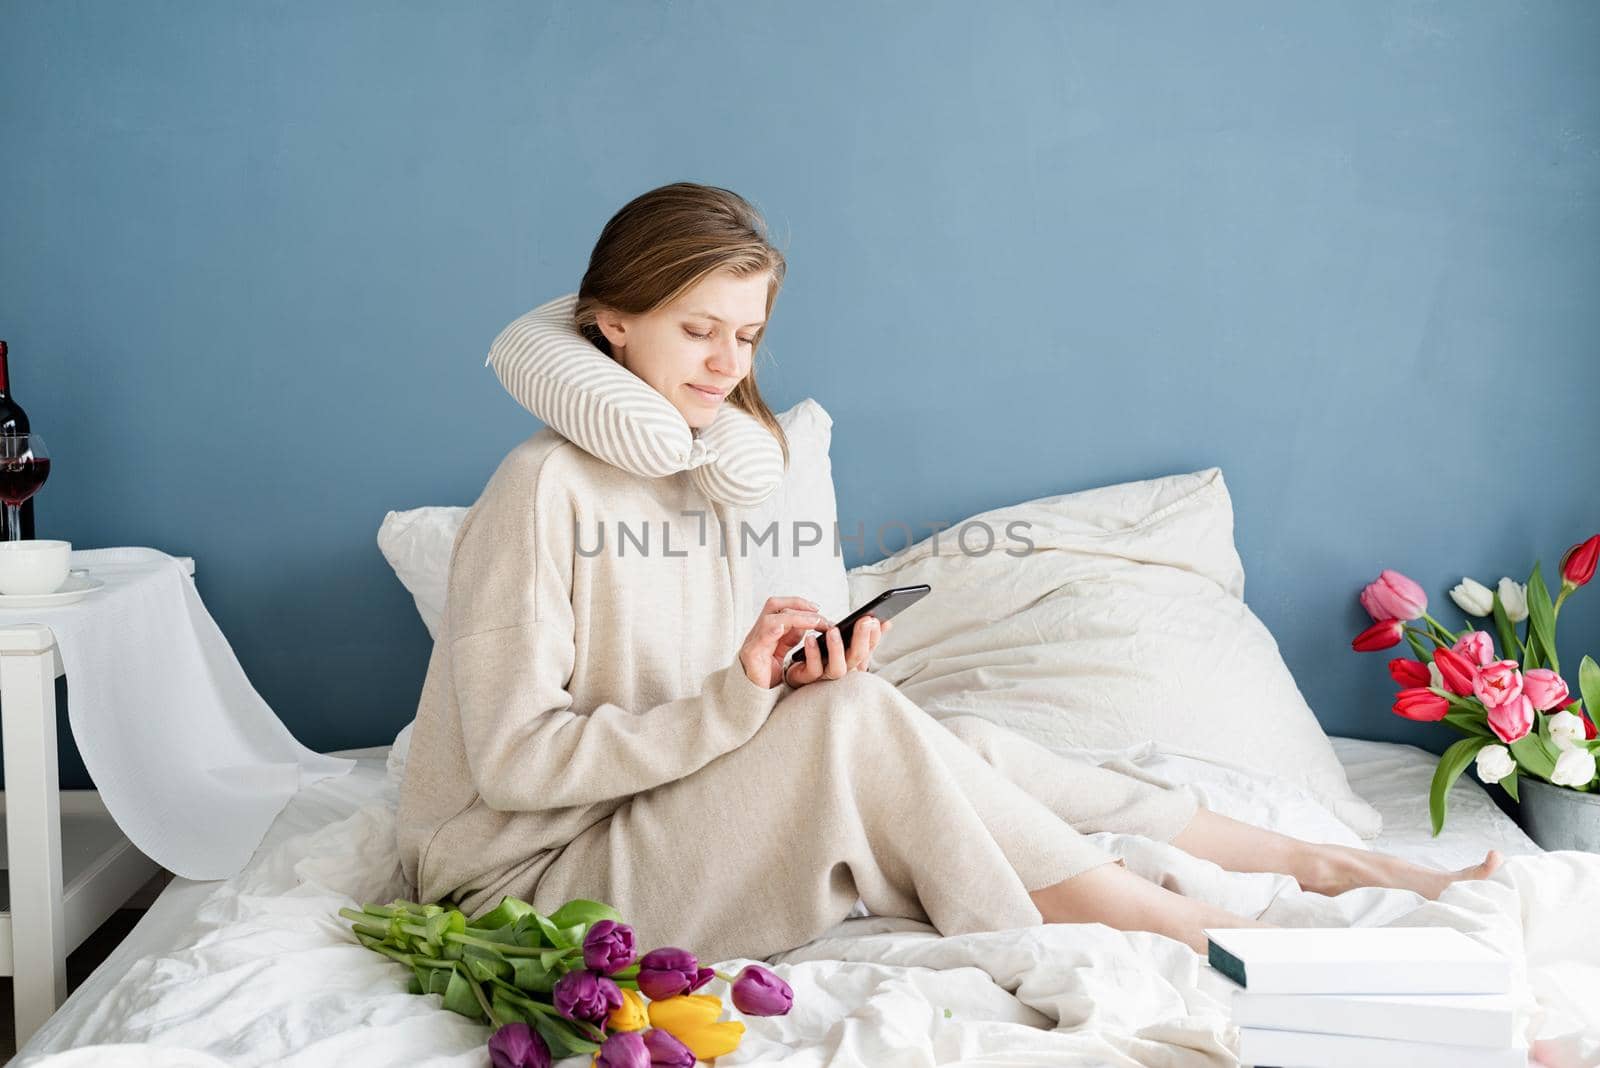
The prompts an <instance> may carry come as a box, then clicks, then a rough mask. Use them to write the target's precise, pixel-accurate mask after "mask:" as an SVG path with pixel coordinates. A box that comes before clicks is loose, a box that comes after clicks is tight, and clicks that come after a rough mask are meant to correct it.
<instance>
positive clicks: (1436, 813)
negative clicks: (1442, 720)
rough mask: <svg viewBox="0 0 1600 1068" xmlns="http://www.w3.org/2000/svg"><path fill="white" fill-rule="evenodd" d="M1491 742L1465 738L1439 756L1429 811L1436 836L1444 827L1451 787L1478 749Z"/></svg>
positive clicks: (1483, 739)
mask: <svg viewBox="0 0 1600 1068" xmlns="http://www.w3.org/2000/svg"><path fill="white" fill-rule="evenodd" d="M1489 742H1490V739H1488V738H1463V739H1461V740H1460V741H1459V742H1456V743H1455V744H1454V745H1452V746H1451V747H1450V748H1449V749H1446V750H1445V751H1444V755H1443V756H1441V757H1440V758H1439V766H1438V767H1437V768H1436V769H1434V772H1433V787H1432V789H1430V790H1429V791H1428V812H1429V814H1430V815H1431V816H1432V817H1433V833H1434V835H1435V836H1437V835H1438V834H1439V832H1440V831H1442V830H1443V829H1444V817H1445V808H1446V802H1447V800H1448V796H1447V795H1448V794H1449V793H1450V787H1452V786H1454V785H1455V783H1456V780H1457V779H1459V778H1460V777H1461V773H1462V772H1463V771H1465V770H1466V768H1467V765H1468V764H1471V763H1472V761H1473V759H1474V758H1475V757H1476V756H1477V755H1478V750H1480V749H1482V748H1483V747H1484V746H1486V745H1488V744H1489Z"/></svg>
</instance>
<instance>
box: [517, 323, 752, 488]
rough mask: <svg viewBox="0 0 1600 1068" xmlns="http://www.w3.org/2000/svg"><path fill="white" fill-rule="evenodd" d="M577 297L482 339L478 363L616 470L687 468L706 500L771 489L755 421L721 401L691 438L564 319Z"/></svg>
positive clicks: (673, 412) (644, 472) (674, 413)
mask: <svg viewBox="0 0 1600 1068" xmlns="http://www.w3.org/2000/svg"><path fill="white" fill-rule="evenodd" d="M577 303H578V295H577V294H576V293H569V294H568V295H566V296H564V297H557V298H556V299H555V300H552V301H548V302H547V303H544V304H541V305H539V307H537V308H535V309H533V310H532V311H530V312H528V313H527V314H525V315H522V316H521V317H519V318H517V319H514V320H512V322H511V324H510V325H509V326H507V327H506V328H505V329H504V330H502V331H501V332H500V336H499V337H497V338H495V340H494V344H493V345H491V346H490V347H489V358H488V359H487V360H486V361H485V362H486V363H487V364H488V365H489V366H490V367H493V368H494V372H495V374H496V375H497V376H499V378H500V383H501V385H503V386H505V388H506V391H507V392H509V393H510V394H511V395H512V396H513V397H515V398H516V400H517V403H519V404H521V405H522V406H523V407H524V408H526V409H528V411H530V412H532V413H533V414H534V415H535V416H536V417H537V418H538V419H539V420H541V421H542V422H544V423H545V424H547V425H548V426H551V427H554V428H555V429H556V430H557V431H558V432H559V433H560V434H561V436H562V437H565V438H567V439H568V440H570V441H574V442H576V443H577V444H578V445H579V446H581V447H582V448H583V449H584V450H586V451H587V452H589V453H591V454H592V455H594V456H598V457H599V458H600V459H602V460H605V461H606V462H607V463H609V464H611V465H613V466H615V467H620V468H621V469H622V470H624V471H631V472H633V473H634V474H636V475H640V476H643V477H644V478H661V477H663V476H665V475H672V474H676V473H677V472H679V471H690V472H691V475H690V477H691V478H693V479H694V481H695V483H696V484H697V485H698V486H699V487H700V489H701V491H702V492H703V493H705V495H706V496H707V497H710V498H711V499H712V500H714V501H720V502H722V503H724V504H731V505H736V506H739V507H748V506H751V505H755V504H759V503H760V502H761V501H762V500H764V499H766V497H767V496H768V495H769V494H771V493H772V491H773V490H774V489H776V488H777V485H778V483H779V481H780V480H781V479H782V478H783V450H782V449H781V448H780V447H779V445H778V440H777V438H775V437H773V436H772V433H771V432H770V431H769V430H768V429H767V428H766V427H764V426H762V425H761V423H760V421H759V420H757V419H756V418H755V417H754V416H752V415H750V414H749V413H748V412H746V411H744V410H743V409H740V408H736V407H734V406H733V405H732V404H730V403H724V404H723V405H722V407H721V408H720V409H719V410H718V411H717V415H716V418H715V419H713V420H712V421H711V424H710V425H709V426H707V427H706V428H705V429H704V430H702V431H701V432H700V433H699V436H698V437H697V436H696V435H695V433H694V431H693V429H692V428H691V427H690V426H689V423H688V421H687V420H685V419H684V418H683V415H682V413H681V412H679V411H678V409H676V408H674V407H673V406H672V404H671V402H669V401H668V400H667V398H665V397H663V396H662V395H661V394H660V393H658V392H656V390H655V389H653V388H652V387H651V386H650V385H649V384H648V383H647V382H645V381H644V379H642V378H640V377H639V376H638V375H636V374H634V373H633V372H632V371H629V370H628V369H627V368H625V367H623V366H622V365H621V364H619V363H617V362H616V361H615V360H613V359H612V358H611V357H609V356H607V355H606V354H605V353H603V352H601V351H600V350H599V349H598V348H596V347H595V346H594V344H593V343H591V342H590V341H589V339H588V338H587V337H585V336H584V335H583V333H582V331H580V330H579V329H578V328H577V326H576V325H575V324H574V323H573V321H572V312H573V308H574V307H575V306H576V304H577Z"/></svg>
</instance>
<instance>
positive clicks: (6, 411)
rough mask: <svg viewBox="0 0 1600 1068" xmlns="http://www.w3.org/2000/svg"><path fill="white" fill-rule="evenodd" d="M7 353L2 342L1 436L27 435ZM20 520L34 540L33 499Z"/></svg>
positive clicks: (25, 505)
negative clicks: (12, 390) (16, 397)
mask: <svg viewBox="0 0 1600 1068" xmlns="http://www.w3.org/2000/svg"><path fill="white" fill-rule="evenodd" d="M6 351H7V350H6V343H5V342H4V341H0V434H26V433H27V432H28V429H29V428H28V413H27V412H25V411H23V410H22V405H20V404H18V403H17V402H16V400H15V399H13V398H12V396H11V367H10V365H9V364H8V363H7V362H6ZM20 519H21V520H22V537H23V539H24V540H26V539H29V538H32V537H33V498H32V497H29V498H28V499H27V500H26V501H24V502H23V503H22V511H21V515H20ZM0 529H3V528H0Z"/></svg>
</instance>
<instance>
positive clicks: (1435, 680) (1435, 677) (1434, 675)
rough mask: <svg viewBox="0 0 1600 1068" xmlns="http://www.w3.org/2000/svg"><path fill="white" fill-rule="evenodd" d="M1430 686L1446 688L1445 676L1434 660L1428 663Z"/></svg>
mask: <svg viewBox="0 0 1600 1068" xmlns="http://www.w3.org/2000/svg"><path fill="white" fill-rule="evenodd" d="M1428 685H1429V686H1437V687H1439V688H1440V689H1443V688H1444V675H1443V673H1442V672H1440V671H1439V665H1438V664H1435V663H1434V662H1433V661H1432V660H1430V661H1428Z"/></svg>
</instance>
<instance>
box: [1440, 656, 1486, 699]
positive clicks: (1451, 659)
mask: <svg viewBox="0 0 1600 1068" xmlns="http://www.w3.org/2000/svg"><path fill="white" fill-rule="evenodd" d="M1433 662H1434V663H1435V664H1436V665H1438V668H1439V678H1440V679H1441V680H1442V681H1443V682H1444V688H1445V689H1447V690H1449V691H1450V692H1451V693H1453V694H1457V695H1458V696H1461V697H1465V696H1466V695H1467V694H1469V693H1471V692H1472V684H1473V682H1474V680H1475V678H1476V676H1477V674H1478V668H1477V666H1476V665H1475V664H1473V663H1472V661H1470V660H1468V659H1467V658H1466V657H1464V656H1462V655H1461V654H1460V653H1458V652H1456V651H1455V650H1453V649H1435V650H1434V652H1433Z"/></svg>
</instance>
